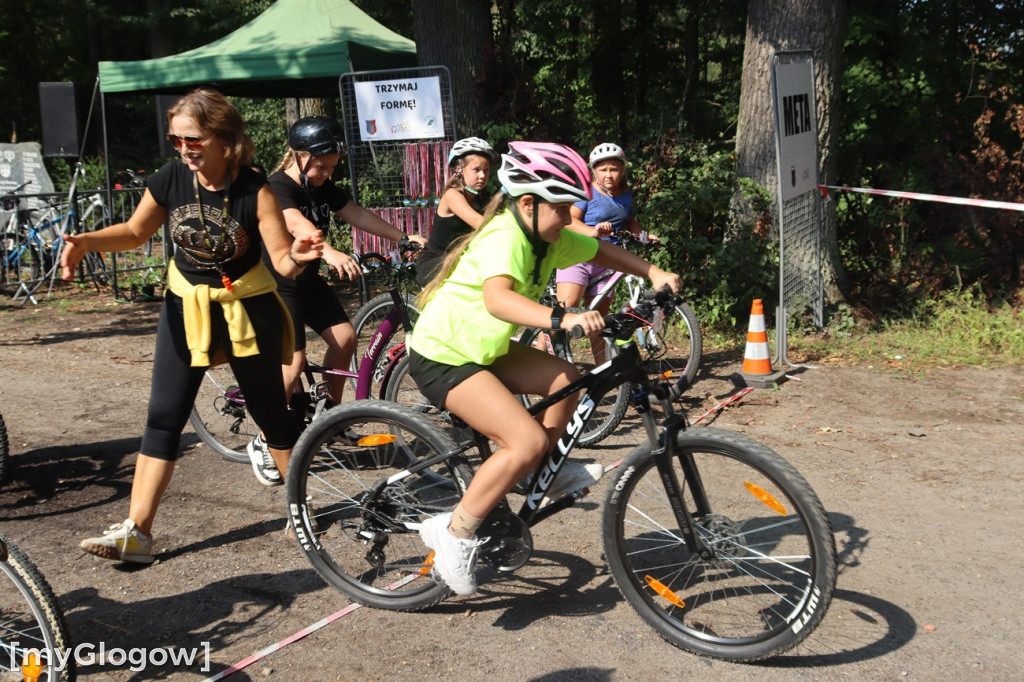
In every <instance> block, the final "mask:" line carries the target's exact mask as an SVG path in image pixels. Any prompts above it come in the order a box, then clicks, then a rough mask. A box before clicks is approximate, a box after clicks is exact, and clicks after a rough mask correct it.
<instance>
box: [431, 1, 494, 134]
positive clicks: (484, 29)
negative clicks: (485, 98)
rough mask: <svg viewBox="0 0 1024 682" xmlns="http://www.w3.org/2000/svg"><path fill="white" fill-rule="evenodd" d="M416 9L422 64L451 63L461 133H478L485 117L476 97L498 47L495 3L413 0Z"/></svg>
mask: <svg viewBox="0 0 1024 682" xmlns="http://www.w3.org/2000/svg"><path fill="white" fill-rule="evenodd" d="M412 9H413V23H414V25H415V34H416V54H417V59H418V61H419V65H420V66H446V67H448V71H449V72H450V73H451V78H452V100H453V103H454V108H455V124H456V129H457V131H458V135H459V136H460V137H464V136H466V135H475V134H477V129H478V127H479V125H480V123H481V121H482V118H481V112H480V102H478V98H477V97H476V90H477V86H478V85H480V76H481V73H482V71H483V69H482V60H483V59H484V55H490V54H492V53H493V51H494V50H493V43H494V34H493V28H492V21H491V3H490V2H487V1H485V0H413V3H412Z"/></svg>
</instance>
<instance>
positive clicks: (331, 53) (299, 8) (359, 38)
mask: <svg viewBox="0 0 1024 682" xmlns="http://www.w3.org/2000/svg"><path fill="white" fill-rule="evenodd" d="M415 66H416V44H415V43H414V42H413V41H411V40H409V39H407V38H403V37H402V36H400V35H398V34H397V33H395V32H393V31H391V30H390V29H388V28H386V27H384V26H383V25H382V24H379V23H377V21H375V20H374V19H372V18H371V17H370V16H369V15H367V14H366V13H365V12H363V11H362V10H361V9H359V8H358V7H356V6H355V5H353V4H352V3H351V2H350V1H349V0H277V2H275V3H274V4H273V5H271V6H270V7H269V8H267V10H266V11H264V12H263V13H262V14H260V15H259V16H258V17H256V18H255V19H253V20H252V21H250V22H249V23H247V24H245V25H244V26H242V27H241V28H239V29H237V30H235V31H234V32H232V33H229V34H228V35H226V36H224V37H223V38H220V39H218V40H215V41H213V42H212V43H208V44H207V45H203V46H201V47H197V48H195V49H192V50H188V51H186V52H182V53H180V54H176V55H171V56H169V57H159V58H156V59H146V60H141V61H127V62H100V63H99V77H98V78H97V82H96V86H97V89H98V90H99V93H100V97H99V101H100V113H101V118H102V124H101V125H102V129H103V140H102V144H103V150H104V159H105V165H106V166H107V168H106V176H107V177H106V179H107V188H108V189H107V205H108V206H112V205H113V203H112V202H113V197H112V195H111V192H112V190H111V189H110V187H111V177H110V167H109V159H110V150H109V148H108V137H107V118H106V105H105V98H106V95H107V94H108V93H153V94H182V93H184V92H186V91H187V90H189V89H191V88H193V87H197V86H200V85H208V86H210V87H214V88H216V89H218V90H219V91H221V92H223V93H224V94H226V95H234V96H246V97H337V96H339V79H340V78H341V76H342V74H344V73H347V72H351V71H357V70H358V71H375V70H382V69H404V68H411V67H415ZM94 97H95V91H94ZM164 243H165V248H166V245H169V244H170V243H171V240H170V239H169V238H166V239H165V240H164ZM167 255H168V254H165V257H166V256H167ZM116 268H117V263H116V260H115V261H114V277H115V280H114V281H115V287H114V289H115V295H117V294H118V292H117V286H116V276H117V275H116V272H117V270H116Z"/></svg>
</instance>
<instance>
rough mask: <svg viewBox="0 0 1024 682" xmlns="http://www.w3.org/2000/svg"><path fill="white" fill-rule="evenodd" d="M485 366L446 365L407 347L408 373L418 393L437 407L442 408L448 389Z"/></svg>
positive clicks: (473, 364) (485, 368) (469, 364)
mask: <svg viewBox="0 0 1024 682" xmlns="http://www.w3.org/2000/svg"><path fill="white" fill-rule="evenodd" d="M486 371H488V368H487V367H484V366H483V365H477V364H475V363H472V362H470V363H468V364H465V365H446V364H444V363H442V362H434V361H433V360H429V359H427V358H425V357H423V356H422V355H420V354H419V353H417V352H416V351H414V350H413V349H412V348H410V349H409V375H410V376H411V377H412V380H413V381H415V382H416V386H417V388H419V389H420V393H422V394H423V395H424V397H426V399H427V400H429V401H430V403H431V404H432V405H433V406H434V407H437V408H440V409H444V401H445V399H446V398H447V397H448V391H450V390H452V389H453V388H455V387H456V386H458V385H459V384H461V383H462V382H463V381H465V380H466V379H468V378H469V377H471V376H473V375H474V374H476V373H477V372H486Z"/></svg>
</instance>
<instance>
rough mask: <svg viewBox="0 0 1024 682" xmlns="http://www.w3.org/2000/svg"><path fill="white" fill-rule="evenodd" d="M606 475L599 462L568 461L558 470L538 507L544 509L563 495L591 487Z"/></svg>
mask: <svg viewBox="0 0 1024 682" xmlns="http://www.w3.org/2000/svg"><path fill="white" fill-rule="evenodd" d="M603 475H604V466H602V465H601V464H598V463H597V462H591V463H590V464H580V463H579V462H566V463H565V464H564V465H563V466H562V468H561V469H560V470H559V471H558V476H556V477H555V480H554V481H553V482H552V483H551V487H550V488H548V492H547V494H545V495H544V497H543V498H541V501H540V505H539V506H538V507H537V508H538V509H543V508H544V507H546V506H548V505H549V504H551V503H552V502H554V501H555V500H557V499H558V498H560V497H562V496H563V495H567V494H570V493H575V492H579V491H581V490H584V489H586V488H589V487H591V486H592V485H594V484H595V483H597V482H598V481H599V480H601V476H603Z"/></svg>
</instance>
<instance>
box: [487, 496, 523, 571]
mask: <svg viewBox="0 0 1024 682" xmlns="http://www.w3.org/2000/svg"><path fill="white" fill-rule="evenodd" d="M476 534H477V537H486V538H487V540H486V541H485V542H484V544H483V546H481V547H480V555H479V558H480V560H481V561H484V562H486V563H487V564H488V565H489V566H491V567H492V568H494V569H495V570H496V571H501V572H502V573H511V572H513V571H517V570H519V569H520V568H522V567H523V565H525V564H526V562H527V561H528V560H529V559H530V555H531V554H533V535H532V534H531V533H530V528H529V526H527V525H526V524H525V523H523V520H522V519H520V518H519V517H518V516H516V515H515V514H513V513H512V512H511V511H510V510H509V509H508V507H507V506H505V505H499V506H498V507H497V508H496V509H495V510H494V511H493V512H491V513H490V514H489V515H488V516H487V519H486V520H485V521H484V523H483V525H481V526H480V528H479V529H477V531H476Z"/></svg>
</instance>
